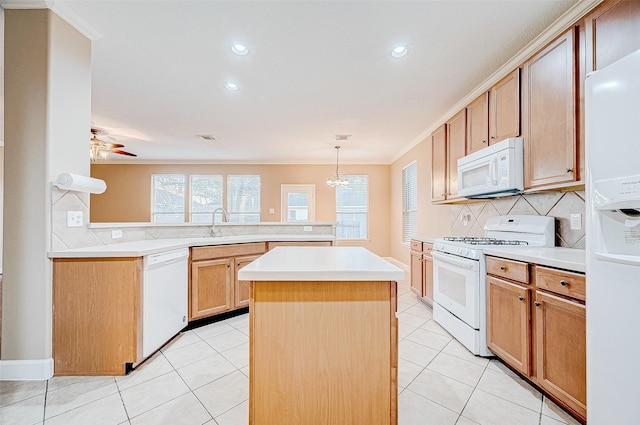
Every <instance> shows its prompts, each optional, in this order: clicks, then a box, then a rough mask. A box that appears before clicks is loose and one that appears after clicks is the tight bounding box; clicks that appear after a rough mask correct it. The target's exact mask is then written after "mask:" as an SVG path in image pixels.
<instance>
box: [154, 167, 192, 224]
mask: <svg viewBox="0 0 640 425" xmlns="http://www.w3.org/2000/svg"><path fill="white" fill-rule="evenodd" d="M184 192H185V177H184V176H183V175H179V174H154V175H152V176H151V193H152V199H151V221H152V222H154V223H183V222H184Z"/></svg>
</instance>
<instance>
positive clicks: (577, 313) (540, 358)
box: [534, 290, 587, 418]
mask: <svg viewBox="0 0 640 425" xmlns="http://www.w3.org/2000/svg"><path fill="white" fill-rule="evenodd" d="M585 313H586V308H585V306H584V305H583V304H580V303H577V302H575V301H572V300H569V299H565V298H561V297H558V296H554V295H552V294H548V293H545V292H543V291H539V290H538V291H536V300H535V309H534V314H535V326H536V328H535V329H536V344H535V345H536V350H535V354H536V381H537V383H538V385H540V386H541V387H542V388H544V389H545V390H547V391H548V392H549V393H551V394H552V395H554V396H556V397H557V398H558V399H560V400H561V401H562V402H564V403H565V404H567V405H568V406H569V407H570V408H572V409H573V410H575V411H576V412H578V413H579V414H580V416H582V417H583V418H586V415H587V378H586V376H587V356H586V314H585Z"/></svg>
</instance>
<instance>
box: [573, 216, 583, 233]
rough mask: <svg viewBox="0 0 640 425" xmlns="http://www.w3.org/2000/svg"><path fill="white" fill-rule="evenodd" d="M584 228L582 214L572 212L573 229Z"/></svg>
mask: <svg viewBox="0 0 640 425" xmlns="http://www.w3.org/2000/svg"><path fill="white" fill-rule="evenodd" d="M581 229H582V214H571V230H581Z"/></svg>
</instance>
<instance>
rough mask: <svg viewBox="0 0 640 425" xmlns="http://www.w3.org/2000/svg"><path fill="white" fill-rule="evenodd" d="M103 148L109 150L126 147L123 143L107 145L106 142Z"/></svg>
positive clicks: (103, 143)
mask: <svg viewBox="0 0 640 425" xmlns="http://www.w3.org/2000/svg"><path fill="white" fill-rule="evenodd" d="M101 146H104V147H105V148H107V149H117V148H124V145H123V144H122V143H106V142H102V144H101Z"/></svg>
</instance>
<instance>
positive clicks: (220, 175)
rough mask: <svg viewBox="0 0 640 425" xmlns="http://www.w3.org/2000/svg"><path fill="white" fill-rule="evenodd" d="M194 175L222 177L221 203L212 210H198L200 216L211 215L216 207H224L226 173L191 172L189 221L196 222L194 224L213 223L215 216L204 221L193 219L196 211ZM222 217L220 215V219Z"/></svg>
mask: <svg viewBox="0 0 640 425" xmlns="http://www.w3.org/2000/svg"><path fill="white" fill-rule="evenodd" d="M194 177H219V178H220V189H221V195H220V197H221V199H220V205H219V206H214V208H212V209H211V211H208V212H196V213H195V214H196V215H199V216H205V215H209V216H210V215H211V214H212V213H213V211H214V210H215V209H216V208H224V201H225V195H226V193H225V181H224V175H222V174H189V179H188V180H189V211H188V214H186V215H187V218H188V220H187V221H188V222H189V223H194V224H212V220H213V218H210V219H209V220H208V221H207V222H202V221H194V220H193V216H194V211H193V178H194ZM221 219H222V217H221V216H220V220H221ZM216 222H219V220H216Z"/></svg>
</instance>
